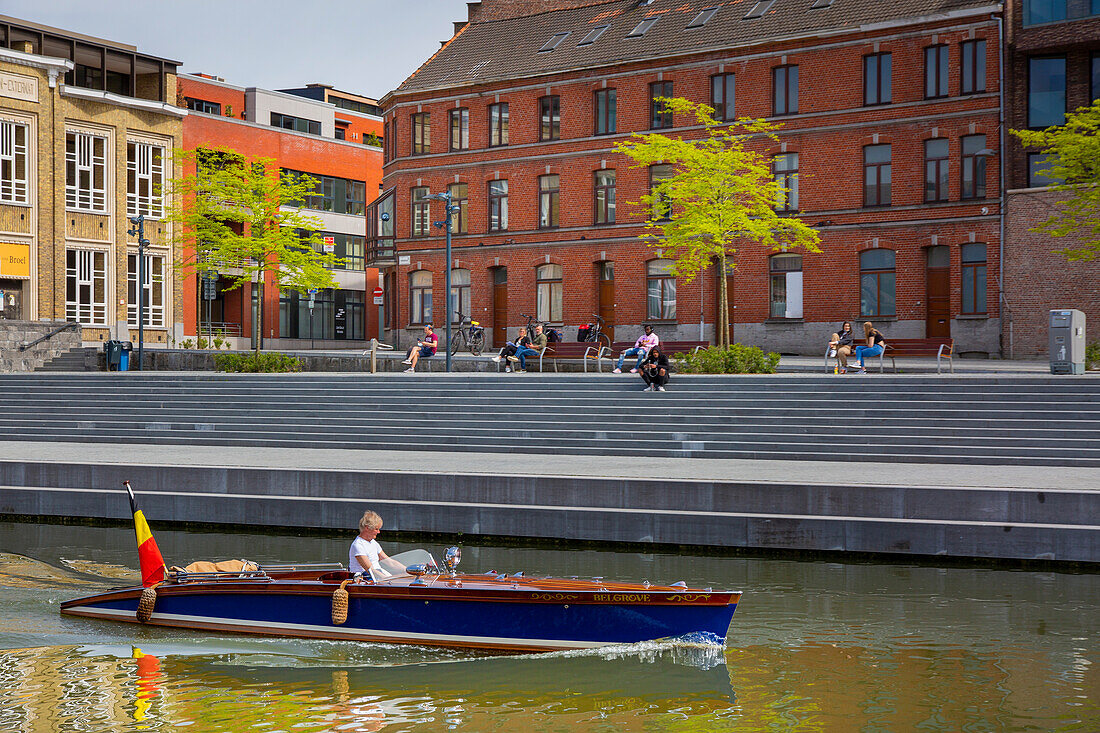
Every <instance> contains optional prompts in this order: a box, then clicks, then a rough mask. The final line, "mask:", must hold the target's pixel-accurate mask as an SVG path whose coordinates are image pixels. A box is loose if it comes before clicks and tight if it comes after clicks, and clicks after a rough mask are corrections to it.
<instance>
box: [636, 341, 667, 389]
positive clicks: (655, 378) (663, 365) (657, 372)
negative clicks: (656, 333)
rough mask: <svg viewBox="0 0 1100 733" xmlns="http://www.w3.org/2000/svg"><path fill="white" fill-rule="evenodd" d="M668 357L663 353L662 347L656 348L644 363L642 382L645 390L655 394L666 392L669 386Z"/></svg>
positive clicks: (651, 350) (646, 357)
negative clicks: (666, 387) (667, 385)
mask: <svg viewBox="0 0 1100 733" xmlns="http://www.w3.org/2000/svg"><path fill="white" fill-rule="evenodd" d="M668 368H669V367H668V357H667V356H665V355H664V354H663V353H662V352H661V347H660V346H654V347H653V348H652V349H650V350H649V353H648V354H646V356H645V361H643V362H642V381H643V382H645V384H646V386H645V388H646V389H648V390H651V391H653V392H664V391H665V385H666V384H668Z"/></svg>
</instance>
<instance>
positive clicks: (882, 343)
mask: <svg viewBox="0 0 1100 733" xmlns="http://www.w3.org/2000/svg"><path fill="white" fill-rule="evenodd" d="M863 335H864V336H866V337H867V343H866V344H864V345H862V346H857V347H856V358H857V359H859V371H858V372H856V374H866V373H867V366H866V365H865V364H864V363H863V360H864V359H865V358H867V357H868V356H879V355H880V354H881V353H882V352H883V351H885V350H886V337H885V336H883V335H882V331H879V330H878V329H877V328H875V327H874V326H872V325H871V322H870V321H866V322H864V324H863Z"/></svg>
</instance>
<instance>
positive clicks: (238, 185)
mask: <svg viewBox="0 0 1100 733" xmlns="http://www.w3.org/2000/svg"><path fill="white" fill-rule="evenodd" d="M177 160H180V161H183V162H191V163H193V164H194V169H195V172H194V173H193V174H190V175H186V176H182V177H181V178H179V179H177V181H176V183H175V186H174V189H173V193H174V194H175V195H174V196H173V197H172V201H173V206H174V208H173V209H172V211H171V219H172V220H173V221H174V222H176V223H177V224H178V226H176V227H175V228H174V229H175V235H174V241H175V244H176V245H177V251H178V252H183V253H185V254H184V257H183V258H182V259H181V261H180V263H179V265H180V267H181V269H182V270H184V271H190V272H194V273H196V274H197V275H198V276H200V277H202V276H213V277H217V276H219V275H220V276H221V277H223V278H228V279H229V281H230V285H229V287H228V288H227V289H229V290H234V289H236V288H240V287H243V286H245V285H249V286H250V285H251V284H252V283H254V282H255V283H259V288H258V290H259V294H258V297H259V314H258V319H257V320H258V322H259V323H260V324H262V323H263V319H264V297H263V286H264V283H265V282H266V280H267V278H268V276H269V275H270V277H271V279H273V280H274V282H275V285H276V286H277V287H278V288H279V289H280V290H284V289H290V290H298V291H299V292H303V293H304V292H307V291H309V290H311V289H318V290H320V289H323V288H331V287H334V286H335V285H336V282H335V280H334V279H333V277H332V273H331V271H330V270H331V268H333V267H336V266H337V265H341V264H344V260H342V259H340V258H338V257H336V256H335V255H334V254H331V253H325V252H323V251H322V250H323V246H322V241H321V238H320V236H319V235H318V234H317V230H318V228H319V227H320V225H321V221H320V219H318V218H317V217H315V216H311V215H309V214H305V213H303V212H302V210H301V209H300V208H299V207H300V206H301V205H302V202H303V201H305V200H306V198H307V197H309V196H310V195H312V194H314V193H315V192H316V188H315V187H316V183H317V182H316V180H315V179H313V178H310V177H309V176H301V177H296V176H291V175H282V174H280V170H279V167H278V166H277V165H275V161H273V160H271V159H270V158H247V157H245V156H243V155H240V154H239V153H237V152H235V151H233V150H230V149H227V148H218V149H213V150H211V149H202V148H200V149H199V150H192V151H181V152H179V153H178V154H177ZM262 342H263V332H262V328H261V329H260V337H259V338H258V339H257V340H256V353H257V354H258V353H259V351H260V345H261V344H262Z"/></svg>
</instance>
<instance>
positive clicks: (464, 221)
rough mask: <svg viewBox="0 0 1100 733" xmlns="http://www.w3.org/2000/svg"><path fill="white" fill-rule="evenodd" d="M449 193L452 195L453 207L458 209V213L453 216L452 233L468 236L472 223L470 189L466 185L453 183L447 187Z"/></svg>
mask: <svg viewBox="0 0 1100 733" xmlns="http://www.w3.org/2000/svg"><path fill="white" fill-rule="evenodd" d="M447 193H449V194H451V205H452V206H457V207H458V211H456V212H454V213H453V214H451V231H452V232H454V233H456V234H466V233H467V232H469V222H470V210H469V207H470V187H469V185H467V184H465V183H452V184H451V185H449V186H447Z"/></svg>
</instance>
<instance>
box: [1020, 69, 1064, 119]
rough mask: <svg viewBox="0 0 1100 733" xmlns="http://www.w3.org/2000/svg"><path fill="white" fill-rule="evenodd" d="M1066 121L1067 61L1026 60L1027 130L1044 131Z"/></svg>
mask: <svg viewBox="0 0 1100 733" xmlns="http://www.w3.org/2000/svg"><path fill="white" fill-rule="evenodd" d="M1065 121H1066V57H1065V56H1040V57H1036V58H1031V59H1028V74H1027V126H1028V127H1030V128H1033V129H1034V128H1038V129H1041V128H1046V127H1051V126H1058V125H1061V124H1064V123H1065Z"/></svg>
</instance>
